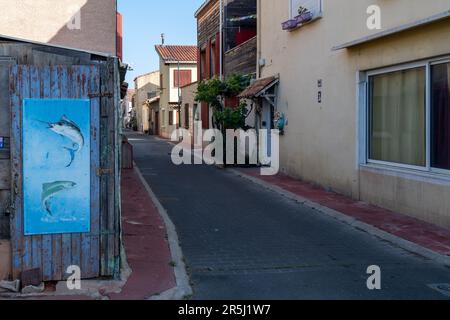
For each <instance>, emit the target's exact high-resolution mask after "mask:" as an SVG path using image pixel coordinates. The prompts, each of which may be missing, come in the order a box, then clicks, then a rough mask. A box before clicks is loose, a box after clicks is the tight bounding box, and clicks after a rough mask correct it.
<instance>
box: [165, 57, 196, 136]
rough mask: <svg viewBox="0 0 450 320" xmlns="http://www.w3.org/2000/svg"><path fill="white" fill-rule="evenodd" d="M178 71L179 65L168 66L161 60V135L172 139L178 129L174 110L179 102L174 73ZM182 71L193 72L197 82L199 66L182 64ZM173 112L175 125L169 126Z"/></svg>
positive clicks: (193, 79)
mask: <svg viewBox="0 0 450 320" xmlns="http://www.w3.org/2000/svg"><path fill="white" fill-rule="evenodd" d="M177 69H178V64H176V63H173V64H166V63H165V62H164V61H163V60H162V59H160V65H159V70H160V72H161V74H162V76H163V83H162V85H161V87H162V90H161V100H160V133H161V136H162V137H164V138H170V135H171V134H172V132H173V130H175V129H176V123H177V111H176V110H175V109H174V106H176V105H174V103H177V102H178V88H176V87H174V86H173V84H174V79H173V73H174V70H177ZM180 70H191V74H192V81H193V82H194V81H197V65H196V64H189V63H181V65H180ZM170 111H173V113H172V117H173V125H169V112H170Z"/></svg>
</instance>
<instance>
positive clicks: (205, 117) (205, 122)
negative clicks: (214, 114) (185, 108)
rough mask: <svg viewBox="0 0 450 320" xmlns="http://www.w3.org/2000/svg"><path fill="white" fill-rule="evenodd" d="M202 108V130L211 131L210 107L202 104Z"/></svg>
mask: <svg viewBox="0 0 450 320" xmlns="http://www.w3.org/2000/svg"><path fill="white" fill-rule="evenodd" d="M201 107H202V109H201V117H202V129H209V106H208V104H207V103H205V102H202V104H201Z"/></svg>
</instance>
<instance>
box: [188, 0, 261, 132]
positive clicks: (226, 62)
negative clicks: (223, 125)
mask: <svg viewBox="0 0 450 320" xmlns="http://www.w3.org/2000/svg"><path fill="white" fill-rule="evenodd" d="M195 17H196V19H197V47H198V78H199V81H202V80H208V79H212V78H214V77H220V78H223V79H225V78H227V77H228V76H231V75H233V74H240V75H250V76H251V77H255V75H256V53H257V38H256V33H257V2H256V0H222V1H221V0H206V1H205V2H204V3H203V4H202V5H201V6H200V8H199V9H198V10H197V11H196V13H195ZM225 105H226V106H227V107H236V106H237V105H238V100H237V99H235V98H232V99H227V101H225ZM212 114H213V110H212V109H211V108H210V107H209V106H208V105H207V104H206V103H202V104H201V120H202V126H203V128H204V129H206V128H209V127H211V123H212Z"/></svg>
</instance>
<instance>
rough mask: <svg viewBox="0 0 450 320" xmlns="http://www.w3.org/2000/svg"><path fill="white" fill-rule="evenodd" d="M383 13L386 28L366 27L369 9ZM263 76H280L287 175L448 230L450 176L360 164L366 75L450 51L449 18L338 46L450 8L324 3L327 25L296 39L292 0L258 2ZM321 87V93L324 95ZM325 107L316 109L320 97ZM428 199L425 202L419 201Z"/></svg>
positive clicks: (408, 1)
mask: <svg viewBox="0 0 450 320" xmlns="http://www.w3.org/2000/svg"><path fill="white" fill-rule="evenodd" d="M373 4H376V5H379V6H380V8H381V19H382V20H381V21H382V30H374V31H371V30H369V29H368V28H367V26H366V20H367V18H368V17H369V15H368V14H367V13H366V10H367V8H368V6H370V5H373ZM258 6H259V7H258V14H259V17H258V18H259V30H258V31H259V39H258V53H259V55H258V57H259V59H260V58H263V59H265V62H266V64H265V66H264V67H263V68H261V70H260V77H267V76H272V75H277V74H279V75H280V86H279V92H278V94H279V97H278V101H277V106H278V111H281V112H284V113H285V114H286V116H287V120H288V125H287V127H286V130H285V132H286V134H285V135H284V136H282V137H281V140H280V157H281V159H280V161H281V170H282V171H283V172H286V173H288V174H289V175H291V176H294V177H297V178H301V179H304V180H306V181H310V182H314V183H317V184H319V185H321V186H324V187H326V188H330V189H332V190H335V191H337V192H339V193H343V194H345V195H348V196H351V197H353V198H354V199H361V200H364V201H368V202H370V203H373V204H377V205H380V206H382V207H385V208H388V209H392V210H396V211H400V212H403V213H405V214H409V215H411V216H415V217H418V218H421V219H423V220H426V221H429V222H433V223H436V224H440V225H445V226H449V227H450V210H449V208H450V200H449V199H450V197H448V196H447V197H444V198H443V199H442V200H441V201H435V200H436V195H438V194H441V195H442V194H449V192H450V179H446V178H445V177H444V178H442V177H437V178H433V177H431V178H429V177H428V178H424V177H423V176H421V175H417V174H414V173H411V172H408V173H407V174H403V175H399V174H397V173H395V172H394V173H392V172H391V171H386V170H381V169H379V170H374V169H373V168H372V169H371V170H370V171H369V170H368V169H366V168H365V167H364V166H362V167H360V164H359V158H358V152H359V149H358V148H359V143H358V140H359V136H358V129H359V125H358V110H359V105H358V102H357V101H358V94H357V88H358V80H357V75H358V72H359V71H365V70H369V69H374V68H381V67H386V66H390V65H394V64H401V63H407V62H411V61H414V60H418V59H424V58H429V57H435V56H439V55H445V54H450V42H449V41H448V39H450V19H448V20H446V21H443V22H440V23H434V24H432V25H429V26H424V27H420V28H418V29H415V30H412V31H408V32H402V33H400V34H397V35H394V36H391V37H388V38H383V39H380V40H377V41H373V42H370V43H368V44H365V45H360V46H358V47H355V48H353V49H349V50H347V49H344V50H340V51H333V50H332V48H333V47H334V46H336V45H340V44H342V43H345V42H348V41H351V40H355V39H358V38H361V37H364V36H368V35H370V34H373V33H377V32H380V31H383V30H387V29H389V28H392V27H397V26H400V25H402V24H405V23H409V22H413V21H417V20H420V19H423V18H426V17H429V16H432V15H434V14H438V13H442V12H444V11H447V10H449V9H450V1H448V0H437V1H422V0H396V1H386V0H378V1H376V0H358V1H352V0H340V1H335V0H324V1H323V8H324V9H323V18H321V19H319V20H317V21H314V22H311V23H310V24H307V25H305V26H303V27H301V28H298V29H296V30H294V31H291V32H288V31H283V30H282V29H281V23H282V22H284V21H286V20H287V19H289V0H280V1H271V0H259V1H258ZM318 80H322V82H323V84H322V88H318ZM319 90H320V91H322V103H318V91H319ZM418 195H420V196H418Z"/></svg>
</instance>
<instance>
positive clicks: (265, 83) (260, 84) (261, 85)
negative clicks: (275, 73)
mask: <svg viewBox="0 0 450 320" xmlns="http://www.w3.org/2000/svg"><path fill="white" fill-rule="evenodd" d="M277 82H278V78H277V77H268V78H262V79H258V80H256V81H255V82H253V83H252V84H251V85H250V86H248V87H247V89H245V90H244V91H242V92H241V93H240V94H239V95H238V97H239V98H254V97H257V96H258V94H259V93H261V92H262V91H264V90H265V89H266V88H268V87H270V86H272V85H273V84H275V83H277Z"/></svg>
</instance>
